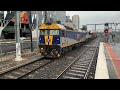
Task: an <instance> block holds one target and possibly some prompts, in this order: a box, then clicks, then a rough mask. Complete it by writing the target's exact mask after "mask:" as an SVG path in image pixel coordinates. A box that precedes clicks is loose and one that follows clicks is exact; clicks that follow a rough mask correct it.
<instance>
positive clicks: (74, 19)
mask: <svg viewBox="0 0 120 90" xmlns="http://www.w3.org/2000/svg"><path fill="white" fill-rule="evenodd" d="M72 22H73V28H76V29H79V24H80V20H79V15H74V16H72Z"/></svg>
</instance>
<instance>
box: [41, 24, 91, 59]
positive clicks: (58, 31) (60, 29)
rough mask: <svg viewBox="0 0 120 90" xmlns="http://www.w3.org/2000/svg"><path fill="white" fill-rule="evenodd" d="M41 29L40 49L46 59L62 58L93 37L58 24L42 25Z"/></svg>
mask: <svg viewBox="0 0 120 90" xmlns="http://www.w3.org/2000/svg"><path fill="white" fill-rule="evenodd" d="M39 29H40V36H39V48H40V52H41V54H42V55H43V56H45V57H52V58H56V57H60V56H61V54H63V53H65V52H67V51H69V50H71V49H72V48H74V47H77V46H80V45H81V44H82V43H83V42H85V41H86V39H89V38H90V37H91V36H90V35H89V33H87V32H83V31H81V32H80V31H74V30H67V29H66V28H65V27H64V26H63V25H61V24H56V23H51V24H42V25H40V28H39Z"/></svg>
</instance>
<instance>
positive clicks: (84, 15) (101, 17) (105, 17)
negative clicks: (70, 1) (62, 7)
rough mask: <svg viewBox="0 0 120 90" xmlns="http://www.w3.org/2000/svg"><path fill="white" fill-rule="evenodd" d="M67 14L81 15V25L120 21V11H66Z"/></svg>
mask: <svg viewBox="0 0 120 90" xmlns="http://www.w3.org/2000/svg"><path fill="white" fill-rule="evenodd" d="M66 15H69V16H70V17H72V16H73V15H79V17H80V27H82V25H86V24H95V23H106V22H109V23H113V22H114V23H117V22H120V11H66ZM98 27H99V26H98Z"/></svg>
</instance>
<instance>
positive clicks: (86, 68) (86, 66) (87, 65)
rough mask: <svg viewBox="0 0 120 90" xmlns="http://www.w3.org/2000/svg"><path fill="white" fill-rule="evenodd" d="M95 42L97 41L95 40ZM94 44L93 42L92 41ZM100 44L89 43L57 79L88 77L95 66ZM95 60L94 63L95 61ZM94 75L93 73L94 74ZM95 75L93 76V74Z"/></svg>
mask: <svg viewBox="0 0 120 90" xmlns="http://www.w3.org/2000/svg"><path fill="white" fill-rule="evenodd" d="M94 43H95V42H94ZM92 44H93V43H92ZM97 50H98V45H95V46H93V45H91V46H90V45H89V46H88V47H87V48H86V49H85V50H84V51H83V52H82V53H81V54H80V55H79V56H78V57H76V58H75V59H74V60H73V62H72V63H71V64H70V65H69V66H68V67H67V68H66V69H65V70H64V71H63V72H62V73H60V74H59V75H58V76H57V77H56V79H87V78H88V77H89V78H90V77H91V76H90V75H91V74H90V73H91V71H92V70H91V69H92V68H91V67H93V66H95V65H93V64H95V61H96V60H95V59H96V58H95V57H96V55H97ZM93 62H94V63H93ZM92 75H93V74H92ZM92 77H93V76H92Z"/></svg>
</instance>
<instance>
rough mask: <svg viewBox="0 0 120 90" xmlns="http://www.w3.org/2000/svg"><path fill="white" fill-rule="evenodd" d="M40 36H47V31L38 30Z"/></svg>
mask: <svg viewBox="0 0 120 90" xmlns="http://www.w3.org/2000/svg"><path fill="white" fill-rule="evenodd" d="M40 35H48V30H40Z"/></svg>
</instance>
